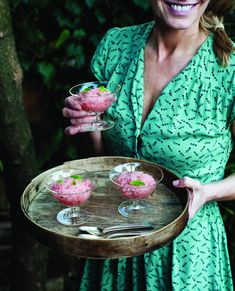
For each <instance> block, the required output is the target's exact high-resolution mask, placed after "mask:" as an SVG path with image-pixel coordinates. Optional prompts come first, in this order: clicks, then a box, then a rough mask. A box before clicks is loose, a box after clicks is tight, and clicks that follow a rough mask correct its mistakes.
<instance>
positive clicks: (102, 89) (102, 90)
mask: <svg viewBox="0 0 235 291" xmlns="http://www.w3.org/2000/svg"><path fill="white" fill-rule="evenodd" d="M99 90H100V91H101V92H108V90H107V89H106V88H105V87H104V86H100V87H99Z"/></svg>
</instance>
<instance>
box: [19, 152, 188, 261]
mask: <svg viewBox="0 0 235 291" xmlns="http://www.w3.org/2000/svg"><path fill="white" fill-rule="evenodd" d="M135 161H139V160H137V159H134V158H127V157H116V156H115V157H113V156H112V157H110V156H108V157H94V158H88V159H80V160H74V161H71V162H66V163H64V164H63V165H60V166H58V167H55V168H52V169H50V170H48V171H46V172H43V173H42V174H40V175H39V176H37V177H35V179H33V180H32V181H31V183H30V184H29V185H28V186H27V188H26V189H25V191H24V193H23V195H22V198H21V209H22V211H23V214H24V217H25V222H26V224H27V226H28V227H29V230H30V232H31V233H32V234H33V235H34V236H36V238H37V239H39V240H40V241H41V242H43V243H45V244H46V245H48V246H50V247H52V248H53V249H55V250H57V251H60V252H62V253H66V254H69V255H74V256H78V257H84V258H93V259H104V258H110V259H114V258H121V257H132V256H137V255H141V254H143V253H146V252H149V251H151V250H154V249H157V248H160V247H162V246H164V245H166V244H167V243H169V242H171V241H172V240H173V239H174V238H175V237H177V236H178V235H179V234H180V233H181V231H182V230H183V229H184V227H185V226H186V224H187V220H188V192H187V190H186V189H177V188H175V187H173V186H172V181H173V180H175V179H177V178H178V177H177V176H176V175H175V174H173V173H172V172H170V171H169V170H167V169H165V168H163V167H161V166H159V165H158V166H159V167H160V168H161V169H162V171H163V173H164V178H163V180H162V181H161V183H160V184H159V185H158V188H157V190H156V193H154V194H153V195H152V196H151V197H150V198H148V199H151V203H152V204H153V205H154V207H155V211H154V213H153V214H151V216H148V221H149V222H151V223H152V224H153V225H154V227H155V229H154V230H153V231H151V232H150V233H148V234H146V235H143V236H134V237H125V238H124V237H122V238H115V239H105V238H104V239H83V238H78V234H79V230H78V227H77V226H73V227H68V226H63V225H61V224H60V223H59V222H57V220H56V215H57V213H58V212H59V211H60V210H61V209H63V208H65V206H64V205H62V204H60V203H59V202H58V201H57V200H55V199H54V198H53V197H52V195H51V194H50V193H48V191H47V190H46V188H45V186H44V180H45V178H46V177H47V176H48V174H50V173H51V172H53V171H56V170H60V169H64V168H68V167H74V166H76V167H79V168H83V169H87V170H93V171H99V172H100V173H99V177H98V180H99V184H98V186H97V188H96V190H95V191H94V193H93V195H92V196H91V198H90V199H89V201H88V202H87V203H86V204H85V205H83V206H82V208H83V209H86V210H87V211H89V213H90V218H89V221H88V222H87V223H86V225H92V226H98V227H108V226H112V225H117V224H123V223H131V222H134V221H130V220H129V219H128V218H125V217H123V216H121V215H120V214H119V212H118V210H117V207H118V205H119V204H120V203H121V202H122V201H123V200H124V198H123V197H121V195H120V194H119V192H118V191H117V189H116V188H115V187H114V185H113V184H112V182H111V181H110V180H109V176H108V174H109V171H110V170H111V169H112V168H113V167H115V166H117V165H118V164H122V163H127V162H135ZM146 164H149V165H153V163H150V162H146ZM135 222H136V221H135ZM142 222H143V221H142Z"/></svg>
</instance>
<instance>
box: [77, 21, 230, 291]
mask: <svg viewBox="0 0 235 291" xmlns="http://www.w3.org/2000/svg"><path fill="white" fill-rule="evenodd" d="M153 25H154V23H153V22H151V23H146V24H143V25H137V26H132V27H126V28H113V29H111V30H110V31H108V32H107V34H106V35H105V37H104V38H103V40H102V41H101V43H100V45H99V46H98V48H97V51H96V53H95V55H94V58H93V60H92V70H93V73H94V75H95V76H96V77H97V78H98V79H100V80H111V81H115V82H118V83H120V84H121V85H122V89H121V92H120V94H119V96H118V100H117V101H116V102H115V103H114V104H113V105H112V107H111V108H110V109H109V110H108V112H107V116H108V117H111V118H112V119H113V120H114V121H115V127H114V128H112V129H110V130H107V131H105V132H104V133H103V135H104V138H105V142H106V146H107V148H108V150H109V151H110V153H111V154H112V155H121V156H130V157H138V158H141V159H145V160H149V161H153V162H156V163H159V164H161V165H163V166H165V167H167V168H169V169H171V170H173V171H174V172H175V173H176V174H177V175H179V176H180V177H183V176H185V175H187V176H190V177H192V178H196V179H198V180H200V181H201V182H203V183H208V182H210V181H214V180H219V179H222V178H223V176H224V169H225V165H226V162H227V160H228V157H229V154H230V152H231V149H232V139H231V131H230V125H231V123H232V121H233V120H234V117H235V105H234V96H235V90H234V88H235V81H234V78H235V76H234V72H235V56H234V55H233V56H232V57H231V63H230V65H229V66H228V67H226V68H222V67H221V66H219V64H218V60H217V59H216V57H215V55H214V53H213V49H212V46H213V35H212V34H211V35H209V37H208V38H207V39H206V41H205V42H204V43H203V44H202V46H201V48H200V49H199V51H198V52H197V54H196V55H195V56H194V57H193V58H192V60H191V61H190V62H189V64H188V65H187V66H186V67H185V69H184V70H183V71H182V72H180V73H179V74H178V75H177V76H176V77H175V78H173V79H172V80H171V81H170V82H169V84H168V85H167V86H166V87H165V88H164V90H163V91H162V93H161V95H160V96H159V98H158V99H157V101H156V103H155V105H154V107H153V109H152V111H151V112H150V114H149V115H148V117H147V119H146V121H145V123H144V124H143V126H142V127H141V117H142V107H143V88H144V84H143V72H144V48H145V45H146V41H147V40H148V37H149V35H150V32H151V31H152V29H153ZM80 289H81V290H107V291H111V290H118V291H119V290H120V291H121V290H149V291H150V290H151V291H152V290H193V291H196V290H205V291H209V290H211V291H216V290H218V291H221V290H223V291H224V290H230V291H232V290H233V286H232V278H231V272H230V264H229V257H228V251H227V241H226V235H225V230H224V226H223V222H222V219H221V216H220V212H219V209H218V206H217V203H216V202H212V203H208V204H206V205H205V206H204V207H203V208H202V209H201V210H200V211H199V212H198V213H197V214H196V216H195V217H194V218H193V219H192V220H190V221H189V223H188V225H187V227H186V228H185V230H184V231H183V232H182V234H181V235H180V236H179V237H177V238H176V239H175V240H174V241H173V243H171V244H170V245H168V246H165V247H163V248H161V249H159V250H156V251H153V252H151V253H147V254H145V255H143V256H139V257H134V258H131V259H125V258H123V259H120V260H102V261H96V260H84V268H82V269H81V285H80Z"/></svg>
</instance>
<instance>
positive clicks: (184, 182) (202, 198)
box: [173, 177, 207, 219]
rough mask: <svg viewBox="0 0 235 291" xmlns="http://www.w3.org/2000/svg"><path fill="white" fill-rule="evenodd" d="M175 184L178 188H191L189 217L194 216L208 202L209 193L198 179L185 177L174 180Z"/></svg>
mask: <svg viewBox="0 0 235 291" xmlns="http://www.w3.org/2000/svg"><path fill="white" fill-rule="evenodd" d="M173 185H174V186H175V187H177V188H188V190H189V210H188V212H189V219H191V218H193V216H194V215H195V213H196V212H197V211H198V210H199V209H200V208H201V207H202V206H203V205H204V204H205V203H206V202H207V199H206V197H207V195H206V193H205V191H204V187H203V185H202V184H201V183H200V182H199V181H198V180H194V179H192V178H189V177H184V178H182V179H179V180H175V181H173Z"/></svg>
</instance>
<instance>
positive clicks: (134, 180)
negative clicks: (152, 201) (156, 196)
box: [115, 171, 156, 199]
mask: <svg viewBox="0 0 235 291" xmlns="http://www.w3.org/2000/svg"><path fill="white" fill-rule="evenodd" d="M115 182H116V183H117V184H118V186H119V188H120V190H121V192H122V194H123V195H124V196H126V197H127V198H130V199H141V198H145V197H147V196H149V195H150V194H151V193H152V192H153V191H154V190H155V188H156V180H155V179H154V178H153V177H152V176H151V175H149V174H147V173H144V172H142V171H133V172H128V171H124V172H122V173H121V174H120V175H119V176H118V177H117V178H116V180H115Z"/></svg>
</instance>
